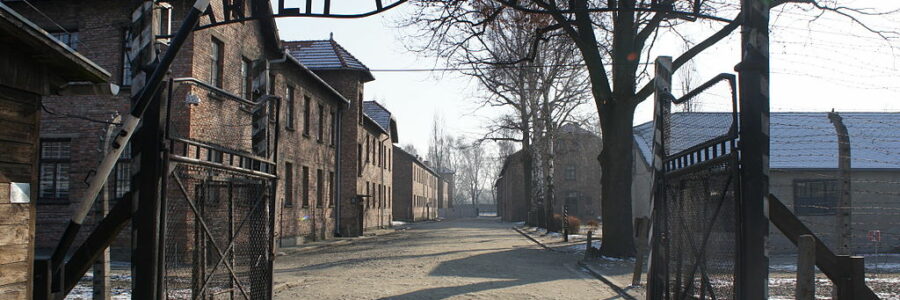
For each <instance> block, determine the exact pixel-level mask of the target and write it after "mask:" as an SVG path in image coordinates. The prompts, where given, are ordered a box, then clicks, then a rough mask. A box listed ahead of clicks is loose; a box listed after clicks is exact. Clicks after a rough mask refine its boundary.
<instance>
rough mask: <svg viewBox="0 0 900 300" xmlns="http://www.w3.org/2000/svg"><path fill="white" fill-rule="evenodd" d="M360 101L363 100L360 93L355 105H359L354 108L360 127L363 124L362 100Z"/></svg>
mask: <svg viewBox="0 0 900 300" xmlns="http://www.w3.org/2000/svg"><path fill="white" fill-rule="evenodd" d="M362 99H363V94H362V93H359V98H358V101H357V103H359V104H357V107H356V108H357V113H358V114H359V116H358V118H359V125H362V123H363V100H362Z"/></svg>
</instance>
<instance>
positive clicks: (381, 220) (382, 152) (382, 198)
mask: <svg viewBox="0 0 900 300" xmlns="http://www.w3.org/2000/svg"><path fill="white" fill-rule="evenodd" d="M389 131H390V130H389ZM390 138H391V135H390V134H387V136H386V137H385V138H384V139H383V140H381V142H380V143H378V146H379V147H380V146H381V145H383V144H384V142H385V141H387V140H388V139H390ZM393 150H394V148H393V145H392V147H391V151H393ZM381 156H382V157H381V163H382V166H381V185H382V186H384V169H385V168H386V167H387V159H385V158H387V154H385V153H384V151H383V150H382V151H381ZM382 189H383V190H384V193H382V194H381V201H382V202H383V203H381V206H380V212H379V214H378V219H379V220H380V221H379V222H378V223H379V224H380V225H381V228H382V229H384V205H385V204H387V201H386V200H385V199H384V195H385V194H387V186H384V187H383V188H382Z"/></svg>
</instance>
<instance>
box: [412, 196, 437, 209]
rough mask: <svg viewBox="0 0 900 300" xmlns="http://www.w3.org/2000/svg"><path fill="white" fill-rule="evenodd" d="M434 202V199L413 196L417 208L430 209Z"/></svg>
mask: <svg viewBox="0 0 900 300" xmlns="http://www.w3.org/2000/svg"><path fill="white" fill-rule="evenodd" d="M433 202H434V198H428V197H423V196H413V206H415V207H426V206H428V207H430V206H431V203H433Z"/></svg>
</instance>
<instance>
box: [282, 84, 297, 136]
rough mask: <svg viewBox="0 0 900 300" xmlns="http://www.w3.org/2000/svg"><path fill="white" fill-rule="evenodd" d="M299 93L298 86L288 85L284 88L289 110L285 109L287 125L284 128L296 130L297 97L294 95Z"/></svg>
mask: <svg viewBox="0 0 900 300" xmlns="http://www.w3.org/2000/svg"><path fill="white" fill-rule="evenodd" d="M296 93H297V91H296V88H295V87H294V86H293V85H287V86H285V88H284V94H285V100H286V101H285V102H287V103H286V104H285V106H287V110H286V111H285V119H287V120H285V125H284V128H285V129H287V130H291V131H293V130H295V129H296V128H295V127H294V123H296V118H297V116H296V114H295V111H294V106H295V105H296V98H295V97H294V95H295V94H296Z"/></svg>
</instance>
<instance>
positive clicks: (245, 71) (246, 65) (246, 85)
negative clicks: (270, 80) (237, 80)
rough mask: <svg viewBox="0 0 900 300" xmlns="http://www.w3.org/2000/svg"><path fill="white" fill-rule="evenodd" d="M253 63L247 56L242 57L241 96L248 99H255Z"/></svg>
mask: <svg viewBox="0 0 900 300" xmlns="http://www.w3.org/2000/svg"><path fill="white" fill-rule="evenodd" d="M252 65H253V64H252V63H251V62H250V60H249V59H247V58H246V57H244V58H241V96H243V97H244V99H247V100H253V75H251V74H250V73H251V70H252V68H251V66H252Z"/></svg>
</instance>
